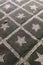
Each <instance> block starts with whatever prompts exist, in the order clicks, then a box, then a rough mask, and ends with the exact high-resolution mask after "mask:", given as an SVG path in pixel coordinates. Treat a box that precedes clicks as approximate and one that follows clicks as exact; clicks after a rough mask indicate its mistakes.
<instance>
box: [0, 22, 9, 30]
mask: <svg viewBox="0 0 43 65" xmlns="http://www.w3.org/2000/svg"><path fill="white" fill-rule="evenodd" d="M7 28H9V26H8V23H6V24H2V27H1V29H3V30H4V31H5V30H6V29H7Z"/></svg>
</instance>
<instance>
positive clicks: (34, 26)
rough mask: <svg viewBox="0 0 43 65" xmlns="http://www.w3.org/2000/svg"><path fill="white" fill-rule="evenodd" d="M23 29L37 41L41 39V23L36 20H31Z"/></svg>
mask: <svg viewBox="0 0 43 65" xmlns="http://www.w3.org/2000/svg"><path fill="white" fill-rule="evenodd" d="M24 28H25V29H26V30H28V31H29V32H31V33H32V34H33V35H35V36H36V37H37V38H38V39H41V38H43V22H41V21H40V20H38V19H37V18H34V19H33V20H31V21H30V22H29V23H28V24H26V25H25V26H24Z"/></svg>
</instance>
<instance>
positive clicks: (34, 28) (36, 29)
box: [32, 24, 40, 32]
mask: <svg viewBox="0 0 43 65" xmlns="http://www.w3.org/2000/svg"><path fill="white" fill-rule="evenodd" d="M32 29H33V30H35V32H37V31H38V30H39V29H40V25H39V24H32Z"/></svg>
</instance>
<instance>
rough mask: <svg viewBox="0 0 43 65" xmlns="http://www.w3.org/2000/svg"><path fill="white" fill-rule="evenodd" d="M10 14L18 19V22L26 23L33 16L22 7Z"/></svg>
mask: <svg viewBox="0 0 43 65" xmlns="http://www.w3.org/2000/svg"><path fill="white" fill-rule="evenodd" d="M10 16H11V17H12V18H13V19H15V20H16V22H18V23H20V24H23V23H25V22H26V21H27V20H28V19H30V18H31V17H32V15H31V14H30V13H29V14H28V13H27V12H25V11H24V10H22V9H19V10H17V11H15V12H13V13H11V14H10Z"/></svg>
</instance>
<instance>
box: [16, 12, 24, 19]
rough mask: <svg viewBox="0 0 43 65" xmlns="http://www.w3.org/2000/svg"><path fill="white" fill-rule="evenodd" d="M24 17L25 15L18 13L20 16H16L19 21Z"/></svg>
mask: <svg viewBox="0 0 43 65" xmlns="http://www.w3.org/2000/svg"><path fill="white" fill-rule="evenodd" d="M24 17H25V15H24V14H23V13H18V16H16V18H18V19H22V18H24Z"/></svg>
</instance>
